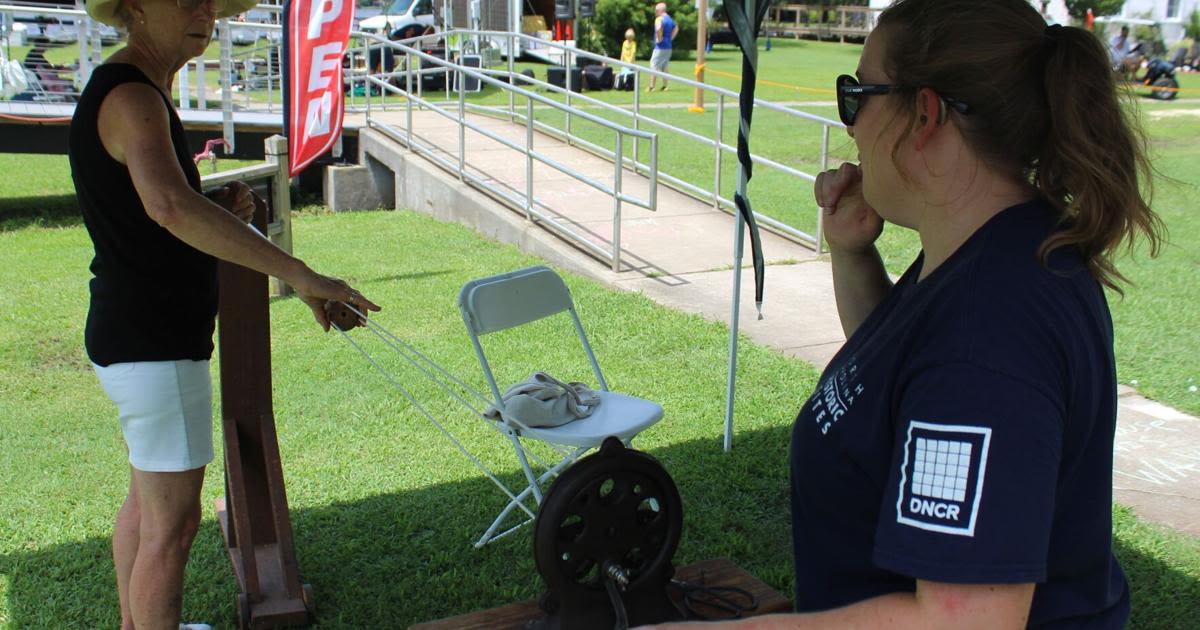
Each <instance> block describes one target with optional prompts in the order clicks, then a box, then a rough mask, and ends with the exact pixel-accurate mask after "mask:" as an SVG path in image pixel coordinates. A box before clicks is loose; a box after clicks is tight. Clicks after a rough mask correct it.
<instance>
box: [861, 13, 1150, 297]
mask: <svg viewBox="0 0 1200 630" xmlns="http://www.w3.org/2000/svg"><path fill="white" fill-rule="evenodd" d="M878 28H883V29H886V30H887V39H886V43H887V50H886V51H885V55H884V58H885V70H886V71H887V73H888V75H889V77H890V78H891V80H892V82H893V83H894V84H896V85H897V86H900V88H899V89H897V90H896V92H898V93H900V94H902V95H904V94H906V93H907V94H908V95H910V96H913V97H915V94H916V93H917V91H918V90H919V89H920V88H922V87H929V88H932V89H934V91H936V92H937V93H938V94H941V95H943V96H948V97H951V98H954V99H956V100H959V101H962V102H964V103H967V104H968V105H969V106H970V107H971V112H970V114H969V115H962V114H959V113H957V112H951V114H950V115H951V117H952V118H953V119H954V121H955V123H956V124H957V126H958V127H959V129H960V130H962V133H963V135H964V137H965V138H966V140H967V142H968V143H969V144H970V145H971V147H972V149H974V150H975V152H976V153H977V154H978V155H980V156H981V158H982V159H983V160H984V161H985V162H986V163H988V164H989V165H990V166H991V167H993V168H996V169H999V170H1002V171H1009V172H1011V173H1012V174H1013V176H1014V177H1018V178H1020V179H1023V180H1025V181H1028V182H1030V183H1031V184H1032V185H1033V186H1035V187H1036V188H1037V190H1038V191H1039V192H1040V194H1041V195H1042V196H1043V197H1044V198H1045V199H1046V201H1047V202H1048V203H1050V205H1052V206H1053V207H1054V208H1055V209H1057V211H1058V212H1059V215H1060V217H1059V218H1060V224H1061V227H1060V228H1059V229H1058V230H1056V231H1055V232H1054V233H1053V234H1051V235H1050V236H1049V237H1048V238H1047V239H1046V241H1045V242H1044V243H1042V246H1041V248H1040V249H1039V251H1038V256H1039V258H1040V259H1041V260H1042V261H1043V263H1045V261H1046V258H1047V256H1048V255H1049V254H1050V252H1051V251H1053V250H1055V249H1058V248H1060V247H1074V248H1076V249H1077V250H1078V251H1079V252H1080V254H1081V255H1082V256H1083V259H1084V261H1085V262H1086V264H1087V266H1088V269H1089V270H1090V271H1091V273H1092V275H1093V277H1095V278H1096V279H1097V280H1098V281H1099V282H1101V283H1102V284H1104V286H1106V287H1108V288H1110V289H1113V290H1115V291H1118V292H1120V291H1121V287H1120V283H1122V282H1126V281H1127V280H1126V278H1125V277H1124V276H1123V275H1121V273H1120V272H1119V271H1118V270H1117V268H1116V265H1115V263H1114V262H1113V257H1114V255H1115V253H1116V251H1117V250H1118V249H1119V248H1120V246H1121V243H1122V242H1124V243H1126V244H1127V245H1128V246H1129V247H1130V248H1132V247H1133V244H1134V240H1135V237H1136V236H1137V235H1138V234H1139V233H1140V234H1142V235H1144V236H1145V237H1146V239H1147V240H1148V241H1149V245H1150V253H1151V255H1157V254H1158V251H1159V249H1160V247H1161V244H1162V241H1163V239H1164V235H1165V227H1164V226H1163V224H1162V221H1161V220H1160V219H1159V218H1158V217H1157V216H1156V215H1155V214H1154V212H1153V211H1152V210H1151V209H1150V206H1149V199H1150V198H1151V191H1152V174H1153V172H1152V169H1151V167H1150V163H1149V161H1148V160H1147V158H1146V139H1145V135H1144V134H1143V133H1142V132H1141V129H1140V128H1139V127H1138V125H1137V124H1136V123H1135V122H1134V121H1133V120H1132V119H1131V117H1130V115H1129V114H1128V113H1127V110H1126V108H1125V107H1123V106H1122V104H1121V102H1120V100H1121V99H1120V98H1119V97H1118V91H1117V86H1116V82H1115V79H1114V73H1113V70H1112V68H1111V66H1110V64H1109V59H1108V52H1107V50H1105V48H1104V46H1103V44H1101V42H1100V41H1099V40H1098V39H1097V38H1096V37H1095V36H1094V35H1093V34H1092V33H1090V32H1088V31H1086V30H1083V29H1079V28H1073V27H1061V26H1052V27H1047V26H1046V23H1045V22H1044V21H1043V19H1042V17H1041V16H1040V15H1038V12H1037V11H1036V10H1034V9H1033V7H1032V6H1031V5H1030V4H1029V3H1028V2H1025V1H1024V0H988V1H987V2H979V1H978V0H898V1H897V2H896V3H895V4H893V5H892V6H891V7H889V8H888V9H887V10H885V11H884V12H883V13H882V14H881V15H880V17H879V22H878ZM896 102H897V105H898V106H899V107H901V108H906V109H908V110H910V113H911V115H912V116H913V117H914V118H915V115H916V110H915V103H916V99H915V98H900V99H897V101H896ZM909 127H911V125H909Z"/></svg>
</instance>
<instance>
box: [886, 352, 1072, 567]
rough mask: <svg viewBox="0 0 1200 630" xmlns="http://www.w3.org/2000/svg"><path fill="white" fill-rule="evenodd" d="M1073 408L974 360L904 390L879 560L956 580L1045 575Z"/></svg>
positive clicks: (934, 372) (933, 371) (923, 375)
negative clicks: (1066, 411) (1066, 419)
mask: <svg viewBox="0 0 1200 630" xmlns="http://www.w3.org/2000/svg"><path fill="white" fill-rule="evenodd" d="M1062 418H1063V409H1062V406H1061V404H1060V403H1058V402H1056V401H1054V400H1051V398H1050V397H1048V394H1047V392H1046V390H1043V389H1042V388H1039V387H1037V386H1036V385H1035V384H1034V383H1033V382H1031V381H1026V380H1023V379H1018V378H1014V377H1011V376H1008V375H1005V374H1002V373H999V372H995V371H993V370H990V369H987V368H984V367H980V366H977V365H974V364H970V363H953V364H946V365H940V366H937V367H934V368H928V369H924V370H922V371H921V372H919V373H917V374H915V375H914V377H913V378H912V379H910V380H909V381H908V382H907V384H906V385H905V386H904V388H903V391H902V392H900V398H899V408H898V412H897V416H896V419H897V422H896V426H895V448H894V449H893V453H892V466H891V474H890V476H889V480H888V485H887V487H886V489H885V491H884V498H883V505H882V506H881V510H880V516H879V522H878V524H877V527H876V533H875V549H874V553H873V555H872V560H873V562H874V563H875V564H876V565H877V566H879V567H880V568H883V569H887V570H890V571H895V572H897V573H900V574H903V575H908V576H911V577H913V578H916V579H922V580H929V581H935V582H951V583H976V584H982V583H1028V582H1040V581H1044V580H1045V577H1046V561H1047V548H1048V544H1049V539H1050V531H1051V525H1052V522H1053V517H1054V505H1055V488H1056V486H1057V479H1058V468H1059V460H1060V453H1061V444H1062Z"/></svg>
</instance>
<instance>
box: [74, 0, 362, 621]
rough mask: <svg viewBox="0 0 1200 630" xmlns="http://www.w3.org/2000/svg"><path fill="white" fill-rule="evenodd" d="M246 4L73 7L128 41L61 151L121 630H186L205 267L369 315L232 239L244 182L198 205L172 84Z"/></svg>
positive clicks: (210, 275)
mask: <svg viewBox="0 0 1200 630" xmlns="http://www.w3.org/2000/svg"><path fill="white" fill-rule="evenodd" d="M254 4H255V0H90V1H89V2H88V3H87V11H88V14H89V15H91V16H92V18H94V19H96V20H98V21H100V22H103V23H105V24H110V25H113V26H120V27H123V28H125V29H126V30H127V31H128V33H129V40H128V43H127V44H126V45H125V47H124V48H122V49H120V50H118V51H117V52H115V53H113V54H112V56H110V57H109V58H108V59H107V60H106V61H105V62H104V63H103V64H101V65H99V66H97V67H96V69H95V70H94V71H93V72H92V75H91V78H90V79H89V80H88V84H87V86H86V87H85V88H84V91H83V94H82V95H81V97H80V100H79V103H78V105H77V107H76V109H75V115H74V117H73V119H72V121H71V129H70V132H69V140H68V143H69V148H68V150H69V158H70V163H71V177H72V179H73V180H74V184H75V195H76V197H77V199H78V200H79V206H80V209H81V211H82V213H83V220H84V225H85V226H86V228H87V231H88V235H89V236H90V237H91V239H92V243H93V246H94V248H95V257H94V258H93V259H92V264H91V271H92V274H93V276H94V277H93V278H92V280H91V283H90V285H89V289H90V294H91V301H90V306H89V308H88V315H87V323H86V325H85V330H84V345H85V346H86V348H87V354H88V357H89V358H90V359H91V361H92V363H93V366H94V369H95V372H96V375H97V377H98V378H99V381H100V384H101V386H102V387H103V388H104V391H105V393H106V394H107V395H108V397H109V398H110V399H111V400H112V402H113V403H114V404H115V405H116V407H117V411H118V414H119V419H120V424H121V431H122V433H123V435H124V438H125V444H126V446H127V447H128V451H129V465H130V470H129V492H128V494H127V496H126V498H125V502H124V504H123V505H122V506H121V509H120V511H119V512H118V514H117V518H116V523H115V526H114V529H113V563H114V565H115V568H116V577H117V592H118V596H119V601H120V605H121V626H122V628H123V629H124V630H133V629H134V628H136V629H137V630H176V629H177V628H182V627H185V626H181V625H180V623H179V621H180V615H181V610H182V601H183V576H184V567H185V566H186V564H187V559H188V552H189V549H190V548H191V544H192V540H193V539H194V537H195V535H196V530H197V528H198V527H199V525H200V518H201V511H200V490H201V486H202V485H203V482H204V469H205V467H206V466H207V465H208V463H209V462H211V461H212V459H213V444H212V442H213V440H212V430H213V423H212V382H211V380H210V373H209V359H210V357H211V356H212V352H213V341H212V337H213V329H214V325H215V318H216V314H217V292H218V287H217V259H218V258H220V259H223V260H227V261H230V262H232V263H235V264H238V265H242V266H244V267H248V268H250V269H254V270H256V271H260V272H262V273H265V274H269V275H272V276H275V277H277V278H280V279H281V280H283V281H284V282H286V283H287V284H289V285H290V286H292V287H293V288H294V289H295V291H296V294H297V296H298V297H299V298H300V301H301V302H303V303H304V304H305V305H307V306H308V307H309V308H310V309H312V313H313V315H314V317H315V318H316V320H317V323H318V324H319V325H320V326H321V327H322V328H324V329H326V330H328V329H329V325H330V324H329V318H328V315H327V314H326V311H325V306H326V304H327V302H328V301H330V300H339V301H342V302H347V303H353V304H354V305H356V306H357V307H358V308H359V310H362V311H365V310H378V309H379V307H378V306H376V305H375V304H374V303H372V302H371V301H370V300H368V299H366V298H365V297H363V296H362V294H360V293H359V292H358V291H355V290H354V289H353V288H351V287H350V286H349V285H348V284H346V283H345V282H342V281H340V280H337V279H335V278H330V277H328V276H323V275H320V274H318V273H316V272H314V271H313V270H312V269H310V268H309V267H308V265H306V264H305V263H304V262H303V261H301V260H299V259H298V258H294V257H293V256H291V255H290V254H288V253H287V252H284V251H283V250H281V249H279V248H277V247H275V246H274V245H273V244H272V243H271V242H270V241H269V240H267V239H265V238H263V236H262V235H260V234H259V233H258V232H257V231H255V230H254V228H252V227H250V226H249V225H247V222H249V221H250V219H251V217H252V215H253V212H254V207H255V199H254V195H253V193H252V192H251V190H250V188H249V186H247V185H246V184H244V183H241V182H236V183H234V184H229V185H227V186H224V187H222V188H220V189H217V190H215V191H212V192H211V193H210V194H207V195H206V194H204V193H202V192H201V188H200V173H199V172H198V171H197V170H196V166H195V164H194V163H193V161H192V152H191V150H189V147H188V145H187V138H186V136H185V134H184V128H183V124H182V123H181V122H180V120H179V115H178V113H177V112H176V111H175V108H174V106H173V104H172V100H171V87H172V82H173V80H174V77H175V74H176V72H177V71H178V70H179V69H180V68H181V67H183V65H184V64H185V63H187V62H188V60H190V59H192V58H193V57H197V56H199V55H201V54H203V53H204V51H205V50H206V49H207V48H208V46H209V44H210V43H211V41H212V34H213V27H214V25H215V23H216V20H217V19H218V18H221V17H226V16H229V15H234V14H237V13H239V12H241V11H245V10H248V9H250V8H252V7H254ZM186 627H189V628H195V629H201V628H208V626H206V625H204V624H189V625H188V626H186Z"/></svg>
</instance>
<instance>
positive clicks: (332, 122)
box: [284, 0, 355, 175]
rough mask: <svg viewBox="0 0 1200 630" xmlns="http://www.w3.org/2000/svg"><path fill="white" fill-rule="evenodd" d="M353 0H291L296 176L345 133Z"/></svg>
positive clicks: (292, 161)
mask: <svg viewBox="0 0 1200 630" xmlns="http://www.w3.org/2000/svg"><path fill="white" fill-rule="evenodd" d="M354 2H355V0H290V1H289V2H288V3H287V4H288V6H287V8H286V9H285V13H286V16H287V32H286V33H285V34H284V38H285V40H286V42H285V51H286V52H285V57H286V59H287V70H286V71H285V76H284V81H285V85H286V86H287V87H286V88H285V92H286V97H287V100H288V102H287V104H286V106H285V110H286V112H285V114H286V116H287V135H288V171H289V174H290V175H295V174H296V173H299V172H300V171H302V170H304V168H305V167H306V166H308V165H309V164H310V163H311V162H312V161H313V160H315V159H317V157H318V156H319V155H321V154H322V153H325V152H326V151H328V150H329V148H330V147H331V146H333V143H334V141H335V140H337V138H338V135H340V134H341V133H342V114H343V113H344V108H345V101H344V98H343V91H342V55H343V53H344V52H345V51H346V42H347V41H348V40H349V38H350V28H351V25H352V24H353V23H354Z"/></svg>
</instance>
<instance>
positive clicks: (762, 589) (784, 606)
mask: <svg viewBox="0 0 1200 630" xmlns="http://www.w3.org/2000/svg"><path fill="white" fill-rule="evenodd" d="M675 577H676V579H679V580H683V581H685V582H690V583H693V584H700V583H703V584H705V585H708V586H732V587H736V588H741V589H745V590H746V591H749V592H750V594H752V595H754V596H755V597H756V598H758V608H757V609H755V610H754V611H752V612H749V613H747V614H746V615H745V616H748V617H753V616H757V615H769V614H773V613H782V612H789V611H791V610H792V603H791V601H789V600H788V598H786V597H784V596H783V595H780V594H779V593H778V592H776V591H775V589H773V588H771V587H770V586H767V584H766V583H765V582H763V581H762V580H760V579H758V578H756V577H754V576H753V575H750V574H749V573H747V572H745V571H743V570H742V569H740V568H738V566H737V565H736V564H734V563H733V561H731V560H729V559H726V558H717V559H715V560H704V561H702V562H697V563H695V564H689V565H688V566H686V567H679V568H677V569H675ZM542 615H543V613H542V611H541V610H540V609H539V608H538V605H537V601H536V600H529V601H524V602H518V603H515V604H509V605H507V606H500V607H498V608H492V609H489V610H480V611H476V612H473V613H469V614H466V615H459V616H457V617H451V618H449V619H440V620H438V621H430V622H426V623H420V624H417V625H415V626H411V627H410V629H409V630H521V629H523V628H524V627H525V624H526V623H528V622H530V621H532V620H534V619H538V618H539V617H541V616H542Z"/></svg>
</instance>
